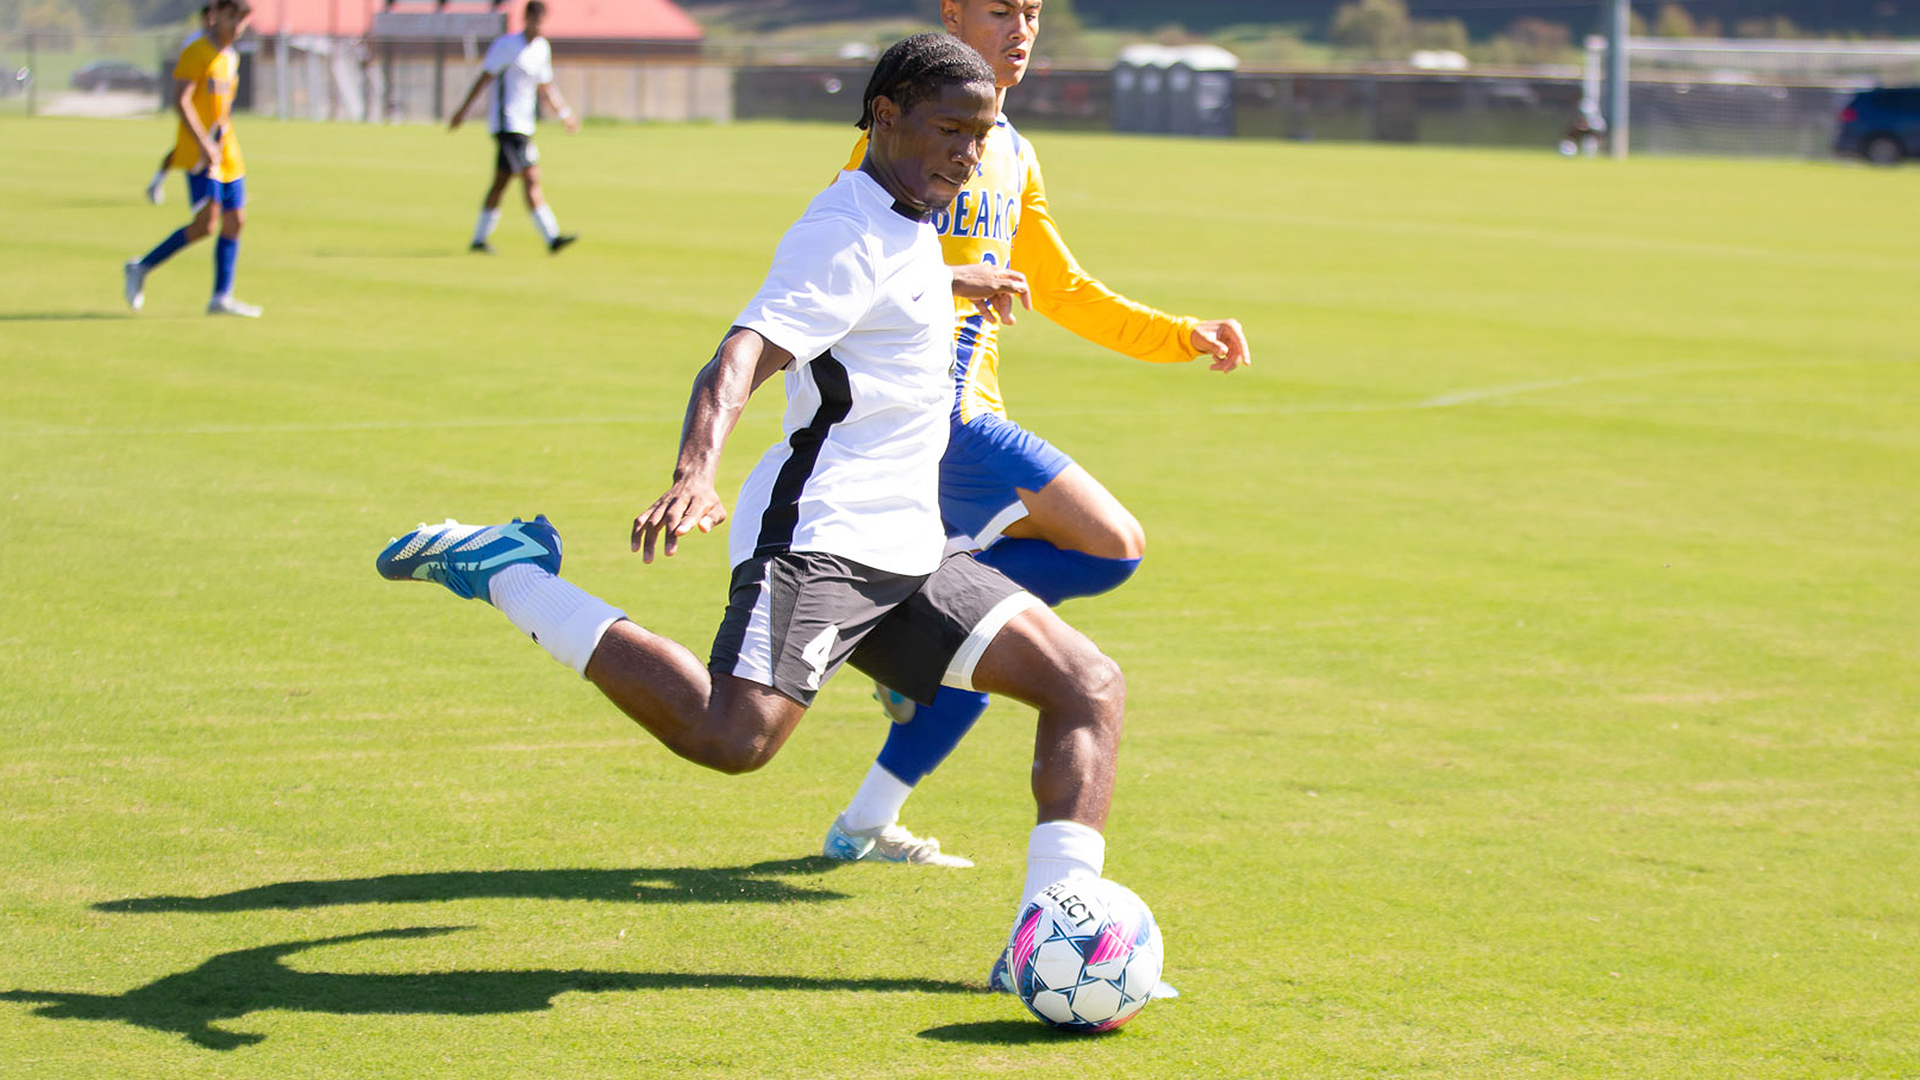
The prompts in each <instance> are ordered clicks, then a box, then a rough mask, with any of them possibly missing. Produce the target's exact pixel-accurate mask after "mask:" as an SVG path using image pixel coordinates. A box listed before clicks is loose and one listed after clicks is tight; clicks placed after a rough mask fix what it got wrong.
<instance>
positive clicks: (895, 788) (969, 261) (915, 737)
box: [823, 0, 1251, 866]
mask: <svg viewBox="0 0 1920 1080" xmlns="http://www.w3.org/2000/svg"><path fill="white" fill-rule="evenodd" d="M1040 8H1041V0H941V5H940V14H941V18H942V20H943V21H944V22H945V24H946V28H947V32H948V33H950V34H952V35H954V36H955V37H957V38H959V39H961V40H962V41H965V42H966V43H967V44H968V45H971V46H973V48H974V49H976V50H977V51H979V52H980V54H981V55H982V56H985V57H986V58H987V62H988V63H989V64H991V65H992V66H993V69H994V75H995V79H996V82H997V84H998V91H999V95H1000V101H999V102H998V103H996V104H997V105H1004V103H1005V100H1006V93H1007V90H1008V89H1010V88H1011V87H1014V86H1016V85H1018V84H1019V82H1020V80H1021V78H1022V77H1023V76H1024V75H1025V74H1026V69H1027V64H1028V61H1029V60H1030V59H1031V58H1032V54H1033V43H1034V39H1035V38H1036V36H1037V35H1038V33H1039V28H1040ZM865 151H866V145H865V141H864V140H862V141H861V142H860V143H859V144H858V145H856V146H855V147H854V150H853V154H852V156H851V159H850V161H851V164H852V165H856V166H857V165H858V164H859V162H860V159H861V156H862V155H863V154H864V153H865ZM933 223H934V226H935V228H936V229H937V230H938V232H939V233H940V242H941V248H942V250H943V253H944V255H945V258H946V261H947V263H948V264H949V265H951V266H954V267H956V268H959V267H963V266H980V265H982V264H984V265H987V266H992V267H1000V268H1010V269H1012V270H1014V271H1018V272H1019V273H1021V274H1023V275H1024V276H1025V278H1026V282H1027V285H1028V287H1029V289H1030V294H1031V298H1032V307H1033V308H1034V310H1037V311H1039V312H1040V313H1041V314H1043V315H1046V316H1047V317H1048V318H1050V319H1052V320H1053V321H1054V322H1056V323H1059V324H1060V325H1061V326H1064V327H1066V328H1067V329H1068V330H1071V331H1073V332H1074V333H1076V334H1078V335H1080V336H1081V337H1083V338H1086V339H1087V340H1089V341H1092V342H1094V343H1095V344H1098V345H1104V346H1106V347H1107V348H1110V349H1113V350H1115V351H1116V352H1120V353H1124V354H1126V355H1128V356H1132V357H1136V358H1138V359H1141V360H1147V361H1152V362H1156V363H1183V362H1186V361H1189V360H1192V359H1194V358H1195V357H1198V356H1202V355H1206V356H1211V357H1212V358H1213V362H1212V367H1213V369H1214V370H1216V371H1221V372H1228V371H1232V370H1234V369H1235V368H1237V367H1241V366H1243V365H1245V364H1247V363H1249V362H1250V360H1251V354H1250V353H1249V351H1248V348H1247V342H1246V338H1245V336H1244V334H1243V333H1242V332H1241V329H1240V325H1239V323H1237V322H1236V321H1234V320H1232V319H1220V320H1202V319H1195V318H1188V317H1180V316H1173V315H1168V314H1166V313H1165V312H1161V311H1158V310H1155V309H1154V308H1151V307H1148V306H1147V305H1145V304H1140V303H1136V302H1134V301H1132V300H1129V299H1127V298H1125V297H1123V296H1121V295H1119V294H1118V293H1115V292H1114V291H1113V290H1112V289H1110V288H1108V287H1107V286H1106V285H1104V284H1102V283H1101V282H1099V281H1098V280H1096V279H1094V278H1093V277H1091V276H1089V275H1088V274H1087V273H1086V272H1085V271H1084V270H1082V269H1081V268H1080V265H1079V263H1077V262H1076V261H1075V260H1074V258H1073V255H1072V253H1071V252H1070V251H1068V250H1067V246H1066V243H1065V241H1064V240H1062V239H1061V236H1060V231H1059V229H1058V228H1057V227H1056V226H1055V224H1054V222H1053V218H1052V215H1051V214H1050V213H1049V211H1048V208H1047V197H1046V190H1045V186H1044V184H1043V182H1042V180H1041V174H1040V163H1039V160H1038V158H1037V157H1036V155H1035V153H1034V149H1033V144H1032V143H1031V142H1029V141H1028V140H1026V139H1025V138H1023V137H1022V136H1021V135H1020V134H1019V132H1017V131H1015V130H1014V128H1013V125H1012V124H1009V123H1008V122H1007V119H1006V117H1005V115H1004V114H1002V115H1000V117H999V120H998V123H997V126H996V127H995V129H994V131H993V133H992V135H991V136H989V138H988V140H987V146H986V151H985V153H984V154H983V155H982V157H981V161H980V166H979V169H978V171H977V172H976V173H975V175H974V176H973V178H972V179H971V180H970V181H968V183H967V184H966V185H965V186H964V187H963V188H962V189H961V191H960V194H959V196H958V197H957V198H955V200H954V202H953V204H952V205H951V206H950V207H948V208H947V210H946V211H944V212H940V213H936V214H935V215H934V218H933ZM959 273H961V271H960V270H958V269H956V274H959ZM956 321H957V322H958V324H959V325H958V329H957V332H956V335H955V340H954V351H955V368H954V372H955V396H954V405H953V416H952V432H951V439H950V442H949V445H948V448H947V452H946V456H945V458H944V459H942V461H941V467H940V509H941V514H942V516H943V517H944V518H945V520H946V526H947V532H948V534H949V536H950V537H951V541H950V546H952V547H956V548H962V549H974V550H978V552H979V554H978V558H979V561H981V562H984V563H987V564H988V565H991V566H994V567H997V568H998V569H999V570H1001V571H1002V572H1003V573H1005V574H1006V575H1007V576H1008V577H1010V578H1012V579H1013V580H1014V581H1016V582H1018V583H1019V584H1020V585H1022V586H1023V587H1025V588H1026V589H1027V590H1028V591H1029V592H1032V593H1033V594H1034V595H1036V596H1039V597H1040V598H1041V599H1043V600H1045V601H1046V602H1047V603H1049V604H1059V603H1060V602H1061V601H1063V600H1068V599H1072V598H1074V597H1079V596H1094V595H1097V594H1099V593H1103V592H1106V591H1108V590H1109V589H1112V588H1114V587H1116V586H1118V585H1119V584H1120V583H1121V582H1123V581H1125V580H1126V579H1127V578H1128V577H1130V576H1131V575H1132V574H1133V572H1134V569H1135V568H1136V567H1137V566H1138V565H1139V563H1140V558H1141V556H1142V555H1143V554H1144V552H1145V547H1146V536H1145V533H1144V531H1143V530H1142V529H1141V527H1140V523H1139V522H1138V521H1137V520H1135V518H1134V517H1133V515H1132V514H1131V513H1129V512H1128V511H1127V509H1126V507H1124V506H1122V505H1121V504H1120V501H1119V500H1118V499H1116V498H1114V496H1113V495H1112V493H1110V492H1109V491H1107V489H1106V488H1105V487H1104V486H1102V485H1101V484H1100V482H1099V481H1098V480H1095V479H1094V478H1093V476H1092V474H1090V473H1088V472H1087V470H1086V469H1084V468H1082V467H1081V466H1079V465H1077V464H1075V463H1074V461H1073V459H1072V458H1070V457H1068V456H1067V455H1066V454H1065V453H1063V452H1061V451H1060V450H1058V449H1057V448H1055V447H1054V446H1052V445H1051V444H1050V443H1048V442H1047V441H1046V440H1045V439H1042V438H1041V437H1040V436H1038V435H1035V434H1034V433H1032V432H1030V431H1028V430H1026V429H1025V428H1023V427H1021V426H1020V425H1019V424H1017V423H1014V422H1013V421H1012V420H1010V419H1008V417H1007V411H1006V407H1005V404H1004V403H1003V401H1002V400H1001V395H1000V382H999V364H1000V356H999V340H998V333H997V331H998V325H997V322H996V319H995V317H994V313H993V312H990V311H978V310H975V307H974V305H972V304H971V303H970V302H967V301H959V302H957V307H956ZM1008 321H1011V319H1010V318H1009V319H1008ZM879 696H880V697H881V700H882V704H883V705H885V706H887V712H888V713H889V715H891V716H892V717H893V719H894V721H895V723H894V724H893V726H892V728H891V730H890V731H889V732H888V735H887V740H886V743H885V745H884V746H883V747H882V748H881V751H880V754H879V757H878V760H877V761H876V762H875V763H874V766H873V768H872V769H870V770H869V771H868V773H867V777H866V779H865V780H864V781H863V782H862V784H861V786H860V789H859V791H858V792H856V793H855V795H854V797H853V799H852V801H851V802H850V803H849V804H848V806H847V809H846V810H845V811H844V812H843V813H842V814H840V816H839V817H837V818H836V819H835V820H834V823H833V825H832V827H831V828H830V829H829V830H828V832H827V838H826V841H825V843H824V845H823V851H824V853H825V854H826V855H827V856H828V857H830V858H838V859H876V860H882V861H889V862H914V863H932V864H938V865H945V866H971V865H973V864H972V863H971V862H969V861H967V860H965V859H962V858H958V857H956V856H953V855H950V854H945V853H942V852H941V851H940V849H939V843H938V842H937V841H934V840H931V839H922V838H919V837H916V836H914V835H913V834H912V833H911V832H909V831H908V830H907V829H905V828H904V827H902V826H901V825H899V824H898V817H899V812H900V808H901V807H902V806H903V805H905V803H906V799H907V796H908V795H909V794H910V793H911V792H912V790H913V787H914V785H915V784H918V783H919V782H920V780H921V779H923V778H924V777H925V776H926V775H927V774H928V773H930V772H932V771H933V769H934V768H935V767H936V766H938V765H939V764H940V762H942V761H944V760H945V759H946V757H947V755H948V754H950V753H952V751H953V748H954V747H955V746H957V745H958V744H959V742H960V739H961V738H962V737H963V736H965V734H966V733H967V731H968V730H969V729H970V728H971V727H972V726H973V723H974V721H975V720H977V719H978V718H979V717H980V714H981V713H982V712H984V711H985V710H986V705H987V698H986V695H985V694H981V693H977V692H973V691H960V690H954V689H942V690H941V691H940V693H939V695H938V696H937V697H936V698H935V699H934V700H933V702H932V703H931V704H922V705H919V706H916V705H915V704H914V703H913V702H911V701H907V700H906V699H904V698H901V697H900V696H899V695H897V694H894V693H892V692H891V691H889V690H888V689H886V688H885V687H881V688H879Z"/></svg>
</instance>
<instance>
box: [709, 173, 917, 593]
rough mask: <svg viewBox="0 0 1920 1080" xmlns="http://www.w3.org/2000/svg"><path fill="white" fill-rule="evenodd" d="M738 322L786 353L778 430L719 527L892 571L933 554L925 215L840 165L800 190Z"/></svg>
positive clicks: (749, 545)
mask: <svg viewBox="0 0 1920 1080" xmlns="http://www.w3.org/2000/svg"><path fill="white" fill-rule="evenodd" d="M734 324H735V325H736V326H743V327H747V328H749V329H752V330H755V331H758V332H759V333H760V334H761V335H762V336H764V337H765V338H766V339H767V340H769V341H771V342H773V343H774V344H775V345H778V346H780V347H781V348H783V349H785V350H787V351H788V352H790V353H792V354H793V358H794V362H793V365H792V366H791V367H789V368H788V369H787V372H786V374H785V376H784V378H785V381H786V388H787V411H786V415H785V417H784V418H783V420H782V422H781V429H782V431H783V432H784V434H785V437H784V438H783V439H782V440H781V441H780V442H778V443H776V444H775V445H774V446H773V447H771V448H770V449H768V451H767V452H766V454H765V455H764V456H762V457H761V459H760V463H759V464H758V465H756V466H754V469H753V472H752V474H751V475H749V476H748V477H747V482H746V483H745V484H744V485H743V486H742V487H741V489H740V498H739V499H738V500H737V501H736V503H735V506H734V516H733V519H732V521H733V524H732V526H731V532H730V534H729V536H728V545H727V547H728V555H729V556H730V558H731V560H732V563H733V565H735V566H738V565H739V564H741V563H742V562H745V561H746V560H747V559H750V558H752V557H754V556H755V555H768V554H773V553H777V552H782V551H820V552H826V553H827V554H831V555H838V556H840V557H842V558H845V559H851V560H853V561H854V562H857V563H861V564H864V565H866V566H870V567H873V568H874V569H876V570H884V571H887V572H889V573H895V574H930V573H932V572H933V570H934V568H935V567H937V566H938V565H939V564H940V556H941V553H942V550H943V549H944V547H945V544H946V530H945V529H944V528H943V527H942V526H941V523H940V504H939V498H938V496H939V489H940V456H941V455H942V454H944V453H945V452H946V449H947V426H948V424H947V414H948V413H949V412H951V411H952V409H953V375H952V367H953V277H952V273H951V271H949V270H948V269H947V267H946V263H945V261H944V260H943V259H942V258H941V256H940V240H939V238H938V237H937V236H936V235H935V234H934V231H933V226H932V225H930V224H927V223H926V222H925V221H924V220H923V219H922V218H921V217H919V216H918V215H916V214H915V213H914V212H913V211H911V210H909V209H907V208H906V207H905V206H904V205H901V204H898V203H896V202H895V201H894V199H893V196H891V195H888V194H887V192H886V189H885V188H882V187H881V186H880V185H879V184H878V183H877V182H875V181H874V179H873V178H872V177H870V176H868V175H867V174H865V173H863V172H859V171H857V170H849V171H847V172H843V173H841V174H840V175H839V176H838V177H835V178H834V182H833V184H832V185H830V186H829V187H828V188H827V189H826V190H825V191H822V192H821V193H820V194H819V195H817V196H815V197H814V199H813V202H812V203H810V204H808V206H807V210H806V213H804V214H802V215H800V220H798V221H796V222H794V223H793V226H792V227H791V228H789V229H788V230H787V232H786V235H785V236H782V237H781V238H780V244H779V247H778V248H776V249H775V251H774V255H773V267H772V269H770V270H769V271H768V272H767V280H766V282H765V283H764V284H762V285H761V286H760V291H759V293H758V294H757V295H755V296H754V298H753V300H752V302H751V303H749V304H748V305H747V307H746V310H744V311H742V312H741V313H740V317H739V318H738V319H735V320H734Z"/></svg>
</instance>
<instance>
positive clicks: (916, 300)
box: [913, 289, 927, 304]
mask: <svg viewBox="0 0 1920 1080" xmlns="http://www.w3.org/2000/svg"><path fill="white" fill-rule="evenodd" d="M925 295H927V290H925V289H921V290H920V291H919V292H917V293H914V294H913V302H914V303H916V304H917V303H919V302H920V298H921V297H923V296H925Z"/></svg>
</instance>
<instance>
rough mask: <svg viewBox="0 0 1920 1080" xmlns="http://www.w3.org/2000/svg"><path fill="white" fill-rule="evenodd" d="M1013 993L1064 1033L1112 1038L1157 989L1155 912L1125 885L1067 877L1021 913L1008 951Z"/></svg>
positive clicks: (1158, 960)
mask: <svg viewBox="0 0 1920 1080" xmlns="http://www.w3.org/2000/svg"><path fill="white" fill-rule="evenodd" d="M1008 949H1009V952H1010V955H1009V956H1008V967H1009V974H1011V975H1012V977H1013V986H1014V992H1015V993H1017V994H1018V995H1019V996H1020V1000H1021V1001H1023V1002H1025V1003H1026V1006H1027V1009H1028V1010H1029V1011H1031V1012H1032V1013H1033V1015H1035V1016H1037V1017H1039V1018H1040V1019H1042V1020H1044V1021H1046V1022H1047V1023H1049V1024H1052V1025H1053V1026H1054V1027H1057V1028H1060V1029H1062V1030H1064V1031H1074V1032H1084V1033H1092V1032H1099V1031H1112V1030H1113V1029H1114V1028H1117V1027H1119V1026H1120V1025H1121V1024H1124V1023H1126V1022H1127V1021H1128V1020H1131V1019H1133V1018H1134V1016H1136V1015H1137V1014H1138V1013H1139V1012H1140V1009H1141V1008H1142V1007H1143V1006H1145V1005H1146V1003H1147V999H1148V998H1149V997H1150V996H1151V995H1152V994H1153V988H1154V985H1155V984H1156V983H1158V982H1159V981H1160V967H1161V962H1162V959H1163V956H1164V953H1163V950H1162V946H1161V943H1160V927H1159V926H1158V925H1157V924H1156V923H1155V922H1154V921H1153V912H1151V911H1149V910H1147V905H1146V904H1145V903H1144V902H1143V901H1142V900H1141V899H1140V898H1139V897H1138V896H1135V895H1134V894H1133V890H1132V889H1129V888H1127V887H1126V886H1125V885H1120V884H1118V883H1115V882H1112V881H1108V880H1107V879H1105V878H1096V877H1084V876H1083V877H1071V878H1065V879H1062V880H1060V881H1056V882H1054V883H1053V884H1052V885H1049V886H1047V887H1046V888H1045V889H1043V890H1041V892H1040V895H1039V896H1036V897H1034V898H1033V900H1032V901H1031V902H1029V903H1028V904H1027V905H1026V906H1025V907H1024V908H1022V909H1021V910H1020V916H1019V918H1017V919H1015V920H1014V923H1013V940H1012V941H1011V942H1010V943H1009V945H1008Z"/></svg>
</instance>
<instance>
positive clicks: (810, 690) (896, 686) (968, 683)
mask: <svg viewBox="0 0 1920 1080" xmlns="http://www.w3.org/2000/svg"><path fill="white" fill-rule="evenodd" d="M1040 606H1041V603H1040V600H1039V599H1038V598H1037V597H1035V596H1034V595H1033V594H1031V593H1029V592H1027V591H1026V590H1025V589H1022V588H1021V587H1020V586H1018V585H1015V584H1014V583H1013V582H1012V581H1010V580H1008V578H1007V576H1006V575H1005V574H1002V573H1001V572H1000V571H998V570H995V569H993V568H992V567H990V566H983V565H981V564H980V563H978V562H975V561H974V559H973V556H971V555H966V554H959V555H949V556H947V558H946V559H945V560H944V561H943V562H941V564H940V566H939V568H938V569H936V570H934V572H933V573H932V574H928V575H925V576H917V575H911V574H890V573H888V572H886V571H884V570H875V569H873V568H872V567H870V566H863V565H861V564H859V563H857V562H853V561H852V560H849V559H843V558H840V557H839V556H837V555H828V554H825V553H823V552H818V551H788V552H780V553H778V554H774V555H766V556H761V557H757V558H753V559H748V560H747V561H746V562H743V563H741V564H740V565H739V566H736V567H734V568H733V585H732V588H731V590H730V592H729V594H728V597H727V614H726V617H725V618H723V619H722V620H721V621H720V631H719V633H718V634H716V635H715V636H714V641H713V657H712V659H711V660H710V661H709V662H708V665H707V666H708V668H709V669H710V670H711V671H713V672H714V673H715V674H722V675H733V676H735V677H737V678H741V679H746V680H747V681H749V682H756V683H759V684H761V685H762V686H770V687H772V688H773V689H775V690H777V691H779V692H780V693H782V694H784V695H786V696H787V697H790V698H792V699H793V700H795V701H797V702H799V703H800V704H802V705H811V704H813V696H814V694H816V693H817V692H819V690H820V686H821V684H822V683H825V682H826V681H827V679H829V678H831V677H832V675H833V673H834V672H835V671H838V670H839V669H840V665H841V664H843V663H848V662H851V663H852V664H853V666H854V667H856V668H858V669H859V670H861V671H863V672H866V673H867V674H868V675H871V676H873V677H874V678H875V679H878V680H879V681H880V682H882V683H885V684H886V685H887V686H889V687H891V688H892V689H893V690H895V691H897V692H899V693H901V694H904V695H906V696H907V697H910V698H912V699H913V700H915V701H918V702H920V703H921V704H926V703H927V702H930V701H932V700H933V695H934V693H935V692H936V691H938V690H939V689H940V687H941V686H942V685H947V686H958V687H961V688H963V689H969V690H970V689H972V688H973V669H974V665H976V664H978V663H979V662H980V657H981V655H982V654H984V653H985V652H986V651H987V646H988V645H989V644H991V643H992V641H993V638H994V635H996V634H998V633H999V632H1000V628H1001V627H1003V626H1005V625H1006V624H1007V623H1008V622H1009V621H1010V620H1012V618H1013V617H1014V616H1015V615H1018V614H1020V613H1021V612H1023V611H1025V610H1027V609H1028V608H1032V607H1040Z"/></svg>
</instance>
